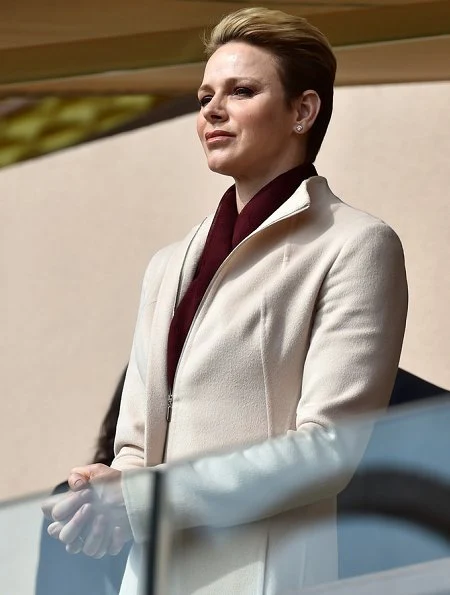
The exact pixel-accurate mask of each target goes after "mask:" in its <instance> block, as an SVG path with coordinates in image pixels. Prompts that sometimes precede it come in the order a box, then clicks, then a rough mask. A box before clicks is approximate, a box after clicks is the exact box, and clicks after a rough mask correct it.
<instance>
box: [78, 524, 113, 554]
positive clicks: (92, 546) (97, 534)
mask: <svg viewBox="0 0 450 595" xmlns="http://www.w3.org/2000/svg"><path fill="white" fill-rule="evenodd" d="M111 533H112V527H111V526H110V525H109V523H108V521H107V519H106V517H105V516H104V515H102V514H99V515H98V516H96V517H95V520H94V522H93V523H92V526H91V529H90V531H89V534H88V536H87V537H86V539H85V542H84V547H83V553H84V554H86V555H87V556H92V557H94V558H102V557H103V556H104V555H105V554H106V552H107V551H108V546H109V544H110V541H111Z"/></svg>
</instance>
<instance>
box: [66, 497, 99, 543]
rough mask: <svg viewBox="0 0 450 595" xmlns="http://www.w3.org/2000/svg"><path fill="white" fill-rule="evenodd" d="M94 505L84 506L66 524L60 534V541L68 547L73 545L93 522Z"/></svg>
mask: <svg viewBox="0 0 450 595" xmlns="http://www.w3.org/2000/svg"><path fill="white" fill-rule="evenodd" d="M92 516H93V506H92V504H83V506H82V507H81V508H80V509H79V510H78V511H77V512H76V513H75V514H74V516H73V517H72V518H71V519H70V521H68V522H67V523H65V524H64V525H63V527H62V529H61V531H60V533H59V540H60V541H62V542H63V543H65V544H66V545H68V544H71V543H73V542H74V541H75V540H76V539H77V538H78V537H79V536H80V535H81V534H82V533H83V532H84V530H85V528H86V527H87V526H88V523H89V522H90V521H91V520H92Z"/></svg>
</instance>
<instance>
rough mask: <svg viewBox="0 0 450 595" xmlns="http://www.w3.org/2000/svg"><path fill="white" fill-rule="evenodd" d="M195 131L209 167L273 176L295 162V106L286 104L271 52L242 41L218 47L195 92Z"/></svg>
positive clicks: (247, 176)
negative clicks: (196, 99)
mask: <svg viewBox="0 0 450 595" xmlns="http://www.w3.org/2000/svg"><path fill="white" fill-rule="evenodd" d="M198 98H199V101H200V111H199V114H198V119H197V132H198V135H199V137H200V141H201V143H202V145H203V149H204V151H205V154H206V158H207V160H208V166H209V168H210V169H211V170H212V171H215V172H218V173H221V174H224V175H228V176H232V177H234V178H235V179H236V180H252V179H256V180H257V179H267V180H270V179H273V178H274V177H276V176H277V175H279V174H280V173H283V172H284V171H287V170H288V169H290V168H292V167H295V166H296V165H298V164H299V163H300V162H301V160H300V151H299V140H300V139H299V137H298V135H296V133H295V131H294V127H295V124H296V122H297V120H298V113H297V110H296V108H295V107H294V106H293V107H288V106H287V104H286V100H285V94H284V89H283V86H282V83H281V80H280V77H279V75H278V69H277V64H276V59H275V57H274V56H273V55H272V54H271V53H270V52H268V51H266V50H264V49H262V48H259V47H255V46H252V45H249V44H247V43H243V42H230V43H227V44H225V45H223V46H221V47H220V48H219V49H218V50H217V51H216V52H214V54H213V55H212V56H211V58H210V59H209V60H208V63H207V64H206V68H205V73H204V77H203V82H202V84H201V86H200V89H199V92H198Z"/></svg>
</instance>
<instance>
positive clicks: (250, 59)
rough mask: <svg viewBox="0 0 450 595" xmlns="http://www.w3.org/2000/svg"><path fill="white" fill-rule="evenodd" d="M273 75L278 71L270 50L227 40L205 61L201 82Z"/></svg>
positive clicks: (259, 78)
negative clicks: (227, 41)
mask: <svg viewBox="0 0 450 595" xmlns="http://www.w3.org/2000/svg"><path fill="white" fill-rule="evenodd" d="M274 76H275V77H277V76H278V73H277V68H276V62H275V59H274V56H273V55H272V54H271V53H270V52H268V51H267V50H264V49H263V48H259V47H256V46H254V45H250V44H248V43H244V42H229V43H226V44H224V45H222V46H220V47H219V48H218V49H217V50H216V51H215V52H214V54H213V55H212V56H211V57H210V59H209V60H208V62H207V63H206V66H205V72H204V77H203V83H202V84H211V83H213V82H216V81H220V82H222V81H223V80H226V79H230V80H231V79H244V78H247V79H253V80H254V81H265V80H267V79H271V78H273V77H274Z"/></svg>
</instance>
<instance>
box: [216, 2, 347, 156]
mask: <svg viewBox="0 0 450 595" xmlns="http://www.w3.org/2000/svg"><path fill="white" fill-rule="evenodd" d="M230 41H242V42H245V43H249V44H251V45H254V46H258V47H260V48H263V49H266V50H267V51H269V52H271V53H272V54H273V55H274V57H275V58H276V60H277V63H278V67H279V74H280V79H281V82H282V84H283V87H284V91H285V94H286V100H287V102H288V103H290V102H291V101H293V100H294V99H295V98H297V97H299V96H300V95H301V94H302V93H303V92H304V91H306V90H308V89H312V90H314V91H316V92H317V94H318V95H319V97H320V100H321V106H320V111H319V114H318V116H317V118H316V121H315V122H314V125H313V127H312V128H311V130H310V132H309V136H308V146H307V154H306V159H307V160H308V161H310V162H313V161H314V160H315V158H316V156H317V153H318V152H319V149H320V146H321V144H322V141H323V139H324V136H325V132H326V131H327V128H328V124H329V122H330V118H331V113H332V111H333V86H334V79H335V76H336V58H335V56H334V54H333V50H332V49H331V45H330V43H329V41H328V39H327V38H326V37H325V35H324V34H323V33H322V32H321V31H319V29H317V28H316V27H314V26H313V25H311V24H310V23H308V21H307V20H306V19H304V18H302V17H299V16H294V15H289V14H286V13H284V12H281V11H280V10H271V9H268V8H244V9H241V10H237V11H236V12H233V13H231V14H229V15H227V16H226V17H224V18H223V19H222V20H221V21H220V23H219V24H218V25H216V27H214V29H213V30H212V32H211V35H210V36H209V38H207V39H205V53H206V56H207V57H208V58H210V57H211V55H212V54H213V53H214V52H215V51H216V50H217V49H218V48H219V47H220V46H222V45H225V44H226V43H229V42H230Z"/></svg>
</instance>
